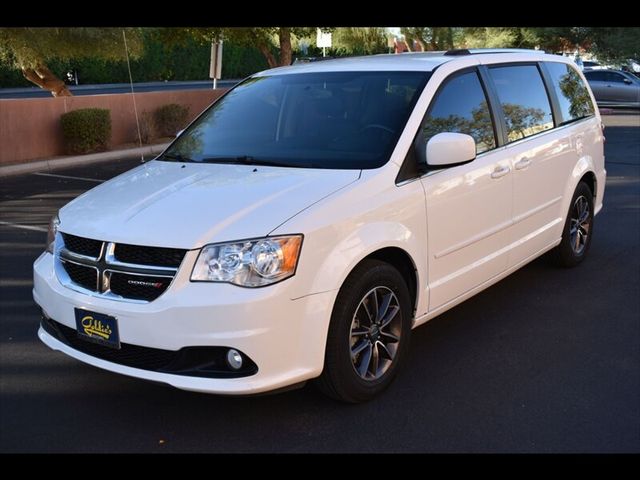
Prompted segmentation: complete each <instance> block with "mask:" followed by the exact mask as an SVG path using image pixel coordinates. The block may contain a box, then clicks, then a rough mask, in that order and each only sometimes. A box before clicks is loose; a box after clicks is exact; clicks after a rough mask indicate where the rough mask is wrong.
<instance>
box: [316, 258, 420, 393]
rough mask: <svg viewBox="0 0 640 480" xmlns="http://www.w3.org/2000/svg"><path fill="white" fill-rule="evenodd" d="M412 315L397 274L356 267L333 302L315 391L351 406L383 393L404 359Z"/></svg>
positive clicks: (377, 264) (373, 264)
mask: <svg viewBox="0 0 640 480" xmlns="http://www.w3.org/2000/svg"><path fill="white" fill-rule="evenodd" d="M412 311H413V309H412V307H411V300H410V295H409V289H408V288H407V284H406V282H405V280H404V279H403V277H402V275H401V274H400V272H398V270H396V269H395V268H394V267H393V266H391V265H389V264H387V263H384V262H381V261H379V260H365V261H363V262H362V263H361V264H360V265H358V267H356V268H355V269H354V271H353V272H352V273H351V274H350V275H349V277H347V280H346V281H345V283H344V285H343V286H342V288H341V289H340V292H339V293H338V297H337V299H336V304H335V306H334V309H333V313H332V316H331V323H330V326H329V334H328V337H327V348H326V354H325V364H324V370H323V372H322V375H321V376H320V378H319V379H318V380H317V384H318V386H319V388H320V389H321V390H322V391H323V392H324V393H325V394H327V395H329V396H330V397H332V398H335V399H337V400H341V401H344V402H350V403H358V402H364V401H367V400H370V399H371V398H373V397H374V396H376V395H377V394H379V393H380V392H382V391H383V390H384V389H385V388H387V387H388V386H389V384H390V383H391V382H392V381H393V379H394V377H395V375H396V373H397V371H398V368H399V366H400V364H401V363H402V360H403V358H404V356H405V355H406V351H407V348H408V345H409V337H410V334H411V320H412Z"/></svg>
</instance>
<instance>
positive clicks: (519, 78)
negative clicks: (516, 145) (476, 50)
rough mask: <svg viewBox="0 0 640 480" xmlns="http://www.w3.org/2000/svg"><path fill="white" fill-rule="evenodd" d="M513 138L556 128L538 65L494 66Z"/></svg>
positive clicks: (497, 85)
mask: <svg viewBox="0 0 640 480" xmlns="http://www.w3.org/2000/svg"><path fill="white" fill-rule="evenodd" d="M489 72H490V74H491V78H492V79H493V82H494V84H495V86H496V90H497V93H498V98H499V99H500V104H501V105H502V110H503V112H504V116H505V121H506V124H507V137H508V140H509V142H513V141H515V140H518V139H520V138H526V137H529V136H531V135H535V134H536V133H540V132H542V131H544V130H548V129H550V128H553V115H552V113H551V104H550V103H549V97H548V96H547V91H546V90H545V87H544V83H543V82H542V77H541V76H540V72H539V71H538V67H536V66H535V65H518V66H508V67H492V68H490V69H489Z"/></svg>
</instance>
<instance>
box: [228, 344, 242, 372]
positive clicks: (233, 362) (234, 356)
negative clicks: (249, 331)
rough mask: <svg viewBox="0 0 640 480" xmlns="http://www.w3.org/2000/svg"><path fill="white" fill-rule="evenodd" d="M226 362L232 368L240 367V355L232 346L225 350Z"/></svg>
mask: <svg viewBox="0 0 640 480" xmlns="http://www.w3.org/2000/svg"><path fill="white" fill-rule="evenodd" d="M227 363H228V364H229V366H230V367H231V368H233V369H234V370H238V369H240V368H241V367H242V355H240V352H238V351H237V350H234V349H233V348H232V349H230V350H229V351H228V352H227Z"/></svg>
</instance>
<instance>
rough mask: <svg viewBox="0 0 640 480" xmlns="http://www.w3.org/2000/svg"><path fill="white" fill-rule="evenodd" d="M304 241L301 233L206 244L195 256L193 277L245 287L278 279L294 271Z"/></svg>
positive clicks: (261, 284) (258, 285) (256, 285)
mask: <svg viewBox="0 0 640 480" xmlns="http://www.w3.org/2000/svg"><path fill="white" fill-rule="evenodd" d="M301 245H302V235H287V236H283V237H267V238H259V239H255V240H243V241H240V242H232V243H217V244H213V245H207V246H205V247H203V248H202V250H201V252H200V255H199V256H198V260H196V264H195V266H194V267H193V272H192V273H191V280H192V281H194V282H224V283H232V284H234V285H239V286H242V287H262V286H264V285H269V284H272V283H276V282H279V281H280V280H284V279H285V278H288V277H290V276H292V275H293V274H294V273H295V271H296V266H297V265H298V257H299V255H300V246H301Z"/></svg>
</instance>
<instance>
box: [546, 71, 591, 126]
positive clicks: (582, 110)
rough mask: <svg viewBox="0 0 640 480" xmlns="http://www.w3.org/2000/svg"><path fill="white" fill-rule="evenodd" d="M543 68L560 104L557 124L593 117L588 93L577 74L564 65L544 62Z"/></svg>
mask: <svg viewBox="0 0 640 480" xmlns="http://www.w3.org/2000/svg"><path fill="white" fill-rule="evenodd" d="M545 66H546V67H547V70H548V72H549V75H550V76H551V83H552V84H553V89H554V90H555V92H556V96H557V97H558V102H559V104H560V118H559V119H558V124H559V125H563V124H565V123H569V122H573V121H575V120H579V119H581V118H584V117H589V116H591V115H593V113H594V110H593V104H592V103H591V97H590V96H589V91H588V90H587V87H586V86H585V84H584V82H583V81H582V78H580V75H578V72H576V71H575V69H573V68H571V66H569V65H567V64H565V63H556V62H545Z"/></svg>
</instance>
